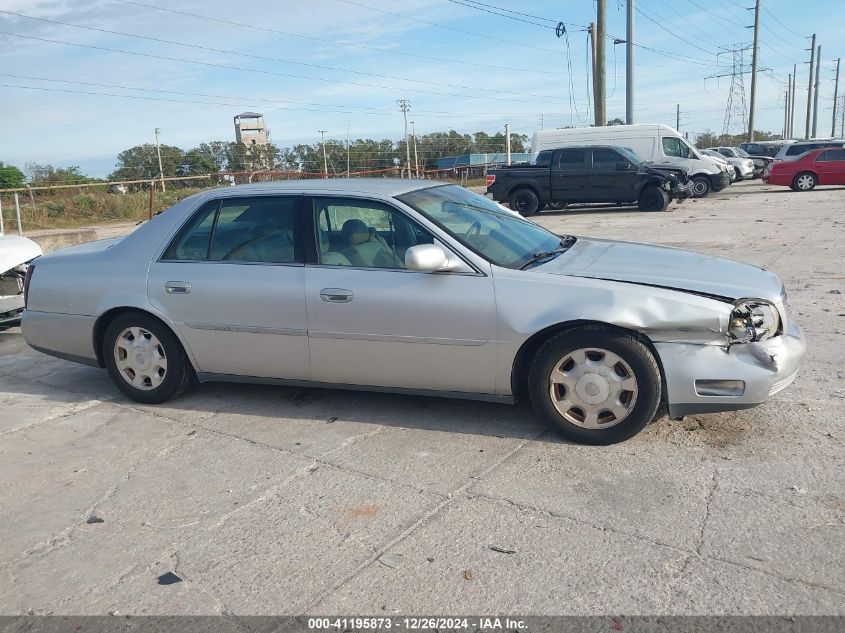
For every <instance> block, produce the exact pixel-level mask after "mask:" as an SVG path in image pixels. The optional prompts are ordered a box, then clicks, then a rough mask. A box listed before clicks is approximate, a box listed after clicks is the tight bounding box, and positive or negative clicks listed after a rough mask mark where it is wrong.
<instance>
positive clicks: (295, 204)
mask: <svg viewBox="0 0 845 633" xmlns="http://www.w3.org/2000/svg"><path fill="white" fill-rule="evenodd" d="M300 199H301V198H300V197H299V196H255V197H246V198H224V199H222V200H215V201H212V202H209V203H207V204H205V205H203V206H202V207H201V208H200V209H199V211H197V212H196V213H195V214H194V215H193V217H192V218H191V219H190V220H189V221H188V222H187V223H186V224H185V226H184V227H183V228H182V229H181V230H180V231H179V233H178V234H177V235H176V237H175V238H174V239H173V241H172V242H171V243H170V245H169V246H168V247H167V249H166V250H165V252H164V254H163V255H162V259H164V260H171V261H173V260H175V261H203V260H205V261H219V262H230V263H263V264H294V263H302V262H304V247H303V244H302V238H301V235H302V221H301V212H300V211H299V206H300V204H299V201H300Z"/></svg>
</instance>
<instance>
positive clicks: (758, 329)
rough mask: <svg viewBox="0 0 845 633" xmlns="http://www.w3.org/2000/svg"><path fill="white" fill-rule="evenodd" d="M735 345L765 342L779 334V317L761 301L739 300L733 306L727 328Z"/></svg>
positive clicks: (765, 302)
mask: <svg viewBox="0 0 845 633" xmlns="http://www.w3.org/2000/svg"><path fill="white" fill-rule="evenodd" d="M729 331H730V335H731V338H732V339H733V341H734V342H736V343H751V342H753V341H765V340H768V339H770V338H772V337H774V336H777V335H778V334H780V315H779V314H778V310H777V308H776V307H775V306H774V304H772V303H769V302H768V301H764V300H763V299H740V300H739V301H737V302H736V303H735V304H734V309H733V311H732V312H731V320H730V327H729Z"/></svg>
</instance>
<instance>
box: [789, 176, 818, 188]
mask: <svg viewBox="0 0 845 633" xmlns="http://www.w3.org/2000/svg"><path fill="white" fill-rule="evenodd" d="M804 183H806V184H804ZM817 184H819V179H818V178H816V175H815V174H813V173H811V172H809V171H802V172H801V173H800V174H798V175H797V176H795V178H793V179H792V190H793V191H812V190H813V189H815V188H816V185H817Z"/></svg>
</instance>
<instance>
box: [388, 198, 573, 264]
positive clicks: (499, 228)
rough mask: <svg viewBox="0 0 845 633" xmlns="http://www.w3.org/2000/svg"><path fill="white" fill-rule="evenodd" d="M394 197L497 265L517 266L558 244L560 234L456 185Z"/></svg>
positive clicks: (559, 242)
mask: <svg viewBox="0 0 845 633" xmlns="http://www.w3.org/2000/svg"><path fill="white" fill-rule="evenodd" d="M397 198H398V199H399V200H401V201H402V202H404V203H405V204H407V205H409V206H411V207H413V208H414V209H416V210H417V211H419V212H420V213H422V214H423V215H425V216H426V217H428V218H429V219H430V220H431V221H433V222H434V223H436V224H437V225H439V226H440V227H441V228H442V229H443V230H444V231H446V232H447V233H448V234H449V235H451V236H452V237H454V238H455V239H456V240H458V241H459V242H460V243H461V244H463V245H464V246H466V247H468V248H470V249H471V250H473V251H474V252H476V253H478V254H479V255H481V256H482V257H483V258H484V259H486V260H488V261H490V262H492V263H494V264H496V265H497V266H503V267H505V268H521V267H522V266H523V265H525V264H526V263H528V262H529V261H531V260H532V259H533V258H534V256H535V255H536V254H537V253H540V252H546V251H553V250H554V249H556V248H558V247H559V246H560V245H561V238H560V236H558V235H555V234H554V233H550V232H549V231H547V230H546V229H544V228H543V227H541V226H539V225H537V224H534V223H533V222H529V221H528V220H525V219H523V218H521V217H519V216H518V215H516V214H515V213H512V212H510V211H508V210H507V209H505V208H503V207H501V206H499V205H498V204H496V203H495V202H493V201H492V200H490V199H489V198H485V197H484V196H480V195H478V194H476V193H472V192H471V191H469V190H468V189H464V188H463V187H459V186H457V185H443V186H439V187H429V188H426V189H418V190H416V191H411V192H410V193H406V194H403V195H401V196H397Z"/></svg>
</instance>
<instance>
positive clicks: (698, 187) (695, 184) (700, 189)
mask: <svg viewBox="0 0 845 633" xmlns="http://www.w3.org/2000/svg"><path fill="white" fill-rule="evenodd" d="M707 190H708V186H707V183H706V182H704V181H702V180H693V181H692V193H693V195H696V196H703V195H704V194H705V193H707Z"/></svg>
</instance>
